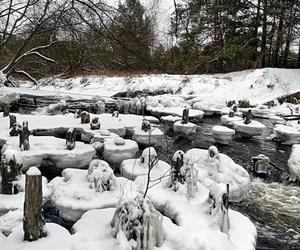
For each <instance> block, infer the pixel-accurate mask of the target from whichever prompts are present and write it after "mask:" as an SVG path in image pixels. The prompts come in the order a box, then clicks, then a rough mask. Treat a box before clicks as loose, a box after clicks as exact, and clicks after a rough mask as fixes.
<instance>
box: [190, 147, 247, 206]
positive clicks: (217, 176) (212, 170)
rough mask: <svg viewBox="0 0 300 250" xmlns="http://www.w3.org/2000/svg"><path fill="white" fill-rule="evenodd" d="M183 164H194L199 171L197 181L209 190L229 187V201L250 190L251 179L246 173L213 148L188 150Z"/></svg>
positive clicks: (240, 196)
mask: <svg viewBox="0 0 300 250" xmlns="http://www.w3.org/2000/svg"><path fill="white" fill-rule="evenodd" d="M186 158H187V159H188V160H187V162H186V163H185V164H194V166H195V168H196V169H197V170H198V171H199V173H198V178H199V181H200V182H201V183H202V184H203V185H204V186H206V187H207V188H209V189H211V188H212V187H213V186H214V185H216V184H218V183H222V184H224V185H226V184H227V183H228V184H229V185H230V193H229V196H230V199H231V200H240V199H241V198H242V196H243V195H244V194H245V193H246V192H248V191H249V190H250V185H251V179H250V176H249V174H248V172H247V171H246V170H245V169H244V168H243V167H241V166H240V165H238V164H236V163H235V162H234V161H233V160H232V159H231V158H230V157H228V156H227V155H224V154H220V153H219V152H218V149H217V148H216V147H215V146H211V147H210V148H209V150H204V149H196V148H194V149H190V150H188V151H187V152H186Z"/></svg>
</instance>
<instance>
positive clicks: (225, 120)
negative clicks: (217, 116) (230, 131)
mask: <svg viewBox="0 0 300 250" xmlns="http://www.w3.org/2000/svg"><path fill="white" fill-rule="evenodd" d="M242 120H243V118H242V117H240V116H234V117H229V115H222V117H221V124H222V125H225V126H233V123H234V122H236V121H242Z"/></svg>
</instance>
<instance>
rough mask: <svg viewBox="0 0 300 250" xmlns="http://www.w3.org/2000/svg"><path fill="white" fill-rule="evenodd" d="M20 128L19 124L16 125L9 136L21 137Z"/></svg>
mask: <svg viewBox="0 0 300 250" xmlns="http://www.w3.org/2000/svg"><path fill="white" fill-rule="evenodd" d="M19 126H20V125H18V124H17V123H15V124H14V125H13V126H12V127H11V129H10V130H9V135H10V136H18V135H19V132H20V130H19Z"/></svg>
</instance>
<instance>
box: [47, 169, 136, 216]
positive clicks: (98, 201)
mask: <svg viewBox="0 0 300 250" xmlns="http://www.w3.org/2000/svg"><path fill="white" fill-rule="evenodd" d="M88 178H89V177H88V170H81V169H65V170H64V171H63V173H62V177H56V178H54V179H53V180H52V181H51V182H50V183H49V187H50V189H51V191H52V196H51V201H52V202H53V204H54V205H55V206H56V207H57V208H58V210H59V213H60V215H61V216H62V217H63V218H64V219H66V220H71V221H77V220H78V219H79V218H80V217H81V215H83V214H84V213H85V212H86V211H88V210H91V209H97V208H108V207H115V206H116V205H117V204H118V202H119V200H120V199H121V198H122V196H125V197H126V196H130V195H131V194H134V193H135V185H134V184H133V182H132V181H130V180H128V179H125V178H124V177H115V184H114V187H115V188H114V189H112V190H110V191H103V192H96V190H95V188H93V186H91V182H90V181H89V179H88ZM90 178H91V177H90Z"/></svg>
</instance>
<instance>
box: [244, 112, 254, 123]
mask: <svg viewBox="0 0 300 250" xmlns="http://www.w3.org/2000/svg"><path fill="white" fill-rule="evenodd" d="M252 118H253V115H252V111H251V109H249V110H248V112H247V113H246V118H245V121H244V123H245V124H250V123H251V120H252Z"/></svg>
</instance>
